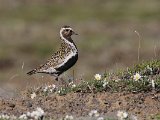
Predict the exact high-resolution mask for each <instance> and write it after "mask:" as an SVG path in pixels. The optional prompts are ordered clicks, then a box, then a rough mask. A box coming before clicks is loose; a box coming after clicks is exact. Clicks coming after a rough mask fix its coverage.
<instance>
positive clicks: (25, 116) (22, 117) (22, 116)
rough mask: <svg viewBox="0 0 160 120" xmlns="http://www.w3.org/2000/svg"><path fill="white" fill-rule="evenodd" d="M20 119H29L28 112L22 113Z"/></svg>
mask: <svg viewBox="0 0 160 120" xmlns="http://www.w3.org/2000/svg"><path fill="white" fill-rule="evenodd" d="M19 119H22V120H27V115H26V114H22V115H20V116H19Z"/></svg>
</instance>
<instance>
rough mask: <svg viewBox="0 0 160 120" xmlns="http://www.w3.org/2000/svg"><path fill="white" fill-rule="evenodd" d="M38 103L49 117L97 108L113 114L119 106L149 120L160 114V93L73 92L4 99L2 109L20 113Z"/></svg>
mask: <svg viewBox="0 0 160 120" xmlns="http://www.w3.org/2000/svg"><path fill="white" fill-rule="evenodd" d="M25 96H26V95H25ZM37 107H41V108H42V109H43V110H44V111H45V113H46V114H45V118H54V119H57V118H62V117H63V116H65V115H73V116H76V117H77V118H78V117H87V116H88V114H89V112H90V111H91V110H93V109H96V110H97V111H98V112H99V113H100V114H101V115H103V116H110V117H111V118H114V117H115V116H116V112H117V111H118V110H125V111H127V112H128V113H129V114H131V115H135V116H137V118H138V119H141V120H142V119H144V120H147V119H151V117H152V116H155V115H157V114H160V93H153V92H150V93H136V94H134V93H124V92H123V93H110V92H102V93H96V94H94V93H69V94H67V95H64V96H59V95H57V94H50V95H48V96H44V95H42V96H36V97H35V98H34V99H31V98H30V97H21V98H18V99H10V100H5V99H1V100H0V112H1V113H6V114H10V115H16V116H19V115H21V114H23V113H27V111H32V110H34V109H36V108H37Z"/></svg>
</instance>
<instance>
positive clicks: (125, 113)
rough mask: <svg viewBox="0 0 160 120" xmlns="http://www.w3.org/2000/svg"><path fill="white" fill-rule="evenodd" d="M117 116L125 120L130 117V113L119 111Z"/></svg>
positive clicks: (120, 119)
mask: <svg viewBox="0 0 160 120" xmlns="http://www.w3.org/2000/svg"><path fill="white" fill-rule="evenodd" d="M117 117H118V119H119V120H124V119H126V118H127V117H128V113H127V112H125V111H118V112H117Z"/></svg>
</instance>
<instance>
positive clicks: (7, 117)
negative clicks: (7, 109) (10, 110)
mask: <svg viewBox="0 0 160 120" xmlns="http://www.w3.org/2000/svg"><path fill="white" fill-rule="evenodd" d="M1 118H2V119H5V120H9V118H10V117H9V116H8V115H1Z"/></svg>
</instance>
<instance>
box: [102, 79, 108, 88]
mask: <svg viewBox="0 0 160 120" xmlns="http://www.w3.org/2000/svg"><path fill="white" fill-rule="evenodd" d="M107 84H108V81H106V80H104V81H103V87H104V88H105V87H106V85H107Z"/></svg>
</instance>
